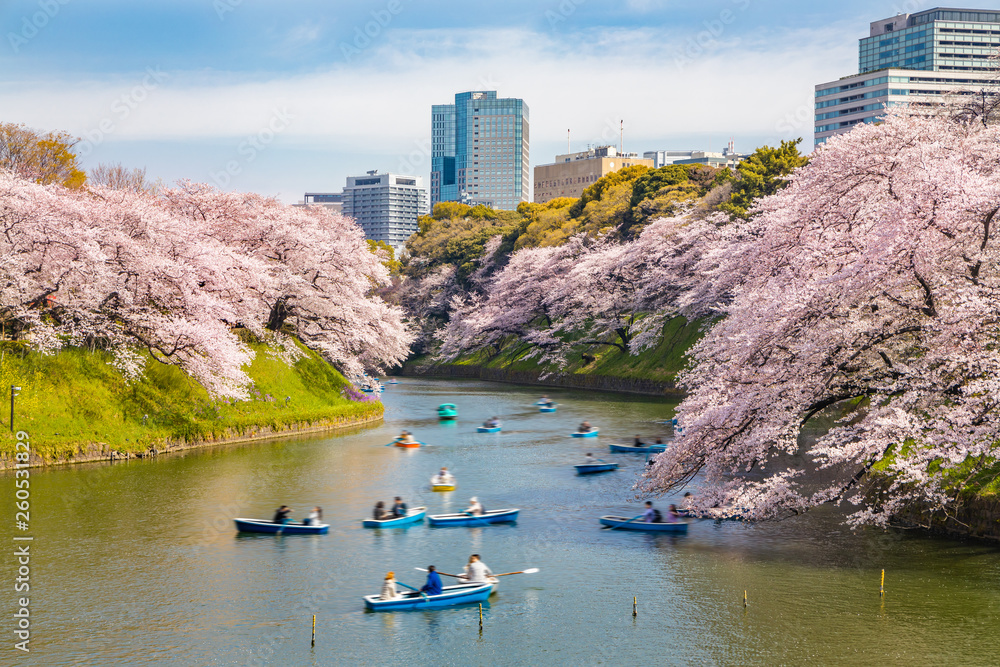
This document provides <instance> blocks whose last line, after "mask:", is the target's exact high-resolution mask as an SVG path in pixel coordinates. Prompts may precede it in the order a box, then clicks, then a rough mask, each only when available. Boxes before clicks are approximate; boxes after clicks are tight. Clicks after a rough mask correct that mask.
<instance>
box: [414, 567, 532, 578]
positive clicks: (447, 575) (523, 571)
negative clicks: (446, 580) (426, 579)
mask: <svg viewBox="0 0 1000 667" xmlns="http://www.w3.org/2000/svg"><path fill="white" fill-rule="evenodd" d="M413 569H414V570H420V571H421V572H427V570H425V569H424V568H422V567H415V568H413ZM538 571H539V570H538V568H537V567H529V568H528V569H527V570H518V571H517V572H504V573H503V574H494V575H492V576H494V577H506V576H508V575H511V574H534V573H535V572H538ZM438 574H443V575H444V576H446V577H455V578H456V579H457V578H459V577H461V576H462V575H460V574H448V573H447V572H438Z"/></svg>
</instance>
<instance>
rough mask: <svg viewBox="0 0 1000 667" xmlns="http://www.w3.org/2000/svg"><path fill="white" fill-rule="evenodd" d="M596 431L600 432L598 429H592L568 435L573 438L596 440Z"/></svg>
mask: <svg viewBox="0 0 1000 667" xmlns="http://www.w3.org/2000/svg"><path fill="white" fill-rule="evenodd" d="M598 431H600V429H598V428H592V429H590V430H589V431H577V432H576V433H570V435H571V436H573V437H574V438H596V437H597V432H598Z"/></svg>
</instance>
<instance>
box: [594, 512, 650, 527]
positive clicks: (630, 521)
mask: <svg viewBox="0 0 1000 667" xmlns="http://www.w3.org/2000/svg"><path fill="white" fill-rule="evenodd" d="M641 518H642V515H641V514H639V515H637V516H634V517H632V518H631V519H629V520H628V521H626V522H625V523H632V522H633V521H635V520H636V519H641ZM625 523H623V524H619V525H617V526H601V530H604V529H605V528H610V529H611V530H614V529H615V528H621V527H622V526H624V525H625Z"/></svg>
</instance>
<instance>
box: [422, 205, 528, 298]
mask: <svg viewBox="0 0 1000 667" xmlns="http://www.w3.org/2000/svg"><path fill="white" fill-rule="evenodd" d="M522 222H523V221H522V218H521V215H520V214H519V213H517V211H496V210H493V209H491V208H489V207H488V206H483V205H478V206H475V207H470V206H466V205H464V204H457V203H455V202H442V203H440V204H437V205H435V206H434V211H433V213H432V214H431V215H429V216H423V217H422V218H420V220H419V222H418V225H417V233H416V234H414V235H413V236H411V237H410V239H409V240H408V241H407V242H406V249H407V251H408V252H409V255H410V259H409V260H408V262H407V264H406V267H405V268H404V271H405V272H406V273H408V274H409V275H410V276H412V277H419V276H420V275H425V274H426V273H428V272H429V271H431V270H433V269H435V268H437V267H439V266H441V265H443V264H452V265H454V266H455V267H457V269H458V273H457V278H458V280H459V281H462V282H464V281H465V280H466V279H467V278H468V276H469V275H470V274H471V273H472V272H473V271H475V270H476V262H477V260H478V259H479V258H480V257H482V255H483V249H484V248H485V246H486V243H487V241H489V240H490V239H491V238H492V237H494V236H497V235H500V236H503V237H507V236H509V235H510V234H512V233H519V231H520V229H521V227H522Z"/></svg>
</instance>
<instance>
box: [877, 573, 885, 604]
mask: <svg viewBox="0 0 1000 667" xmlns="http://www.w3.org/2000/svg"><path fill="white" fill-rule="evenodd" d="M884 595H885V568H884V567H883V568H882V583H880V584H879V585H878V596H879V597H883V596H884Z"/></svg>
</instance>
